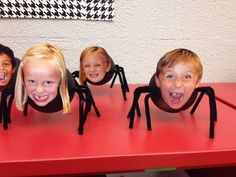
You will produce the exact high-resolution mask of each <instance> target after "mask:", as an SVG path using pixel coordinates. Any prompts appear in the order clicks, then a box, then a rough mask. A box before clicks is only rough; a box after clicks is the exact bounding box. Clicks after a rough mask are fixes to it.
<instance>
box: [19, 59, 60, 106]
mask: <svg viewBox="0 0 236 177" xmlns="http://www.w3.org/2000/svg"><path fill="white" fill-rule="evenodd" d="M23 74H24V84H25V90H26V94H27V95H28V96H29V97H30V98H31V99H32V100H33V101H34V102H35V104H37V105H38V106H45V105H47V104H48V103H49V102H51V101H52V100H53V99H54V98H55V97H56V96H57V94H58V87H59V84H60V81H61V79H60V75H59V73H58V72H57V70H56V69H55V68H53V67H52V66H51V65H50V64H49V63H48V62H46V61H44V60H28V61H27V62H26V63H25V65H24V68H23Z"/></svg>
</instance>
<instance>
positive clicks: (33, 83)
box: [27, 79, 36, 85]
mask: <svg viewBox="0 0 236 177" xmlns="http://www.w3.org/2000/svg"><path fill="white" fill-rule="evenodd" d="M27 83H28V84H30V85H35V84H36V82H35V80H31V79H29V80H27Z"/></svg>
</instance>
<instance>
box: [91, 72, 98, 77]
mask: <svg viewBox="0 0 236 177" xmlns="http://www.w3.org/2000/svg"><path fill="white" fill-rule="evenodd" d="M89 76H90V77H91V78H96V77H98V74H97V73H96V74H89Z"/></svg>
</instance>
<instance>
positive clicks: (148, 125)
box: [144, 93, 152, 131]
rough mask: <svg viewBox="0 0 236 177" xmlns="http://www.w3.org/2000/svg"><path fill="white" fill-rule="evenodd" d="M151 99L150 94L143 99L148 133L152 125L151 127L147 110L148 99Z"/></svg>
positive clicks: (148, 110)
mask: <svg viewBox="0 0 236 177" xmlns="http://www.w3.org/2000/svg"><path fill="white" fill-rule="evenodd" d="M150 97H151V93H149V94H147V95H146V96H145V98H144V102H145V113H146V119H147V129H148V130H149V131H151V130H152V125H151V117H150V109H149V102H148V100H149V98H150Z"/></svg>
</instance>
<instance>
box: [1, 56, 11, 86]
mask: <svg viewBox="0 0 236 177" xmlns="http://www.w3.org/2000/svg"><path fill="white" fill-rule="evenodd" d="M13 73H14V69H13V66H12V63H11V58H10V57H9V56H8V55H6V54H0V86H1V87H2V86H3V87H4V86H6V85H7V84H8V83H9V81H10V79H11V77H12V74H13Z"/></svg>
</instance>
